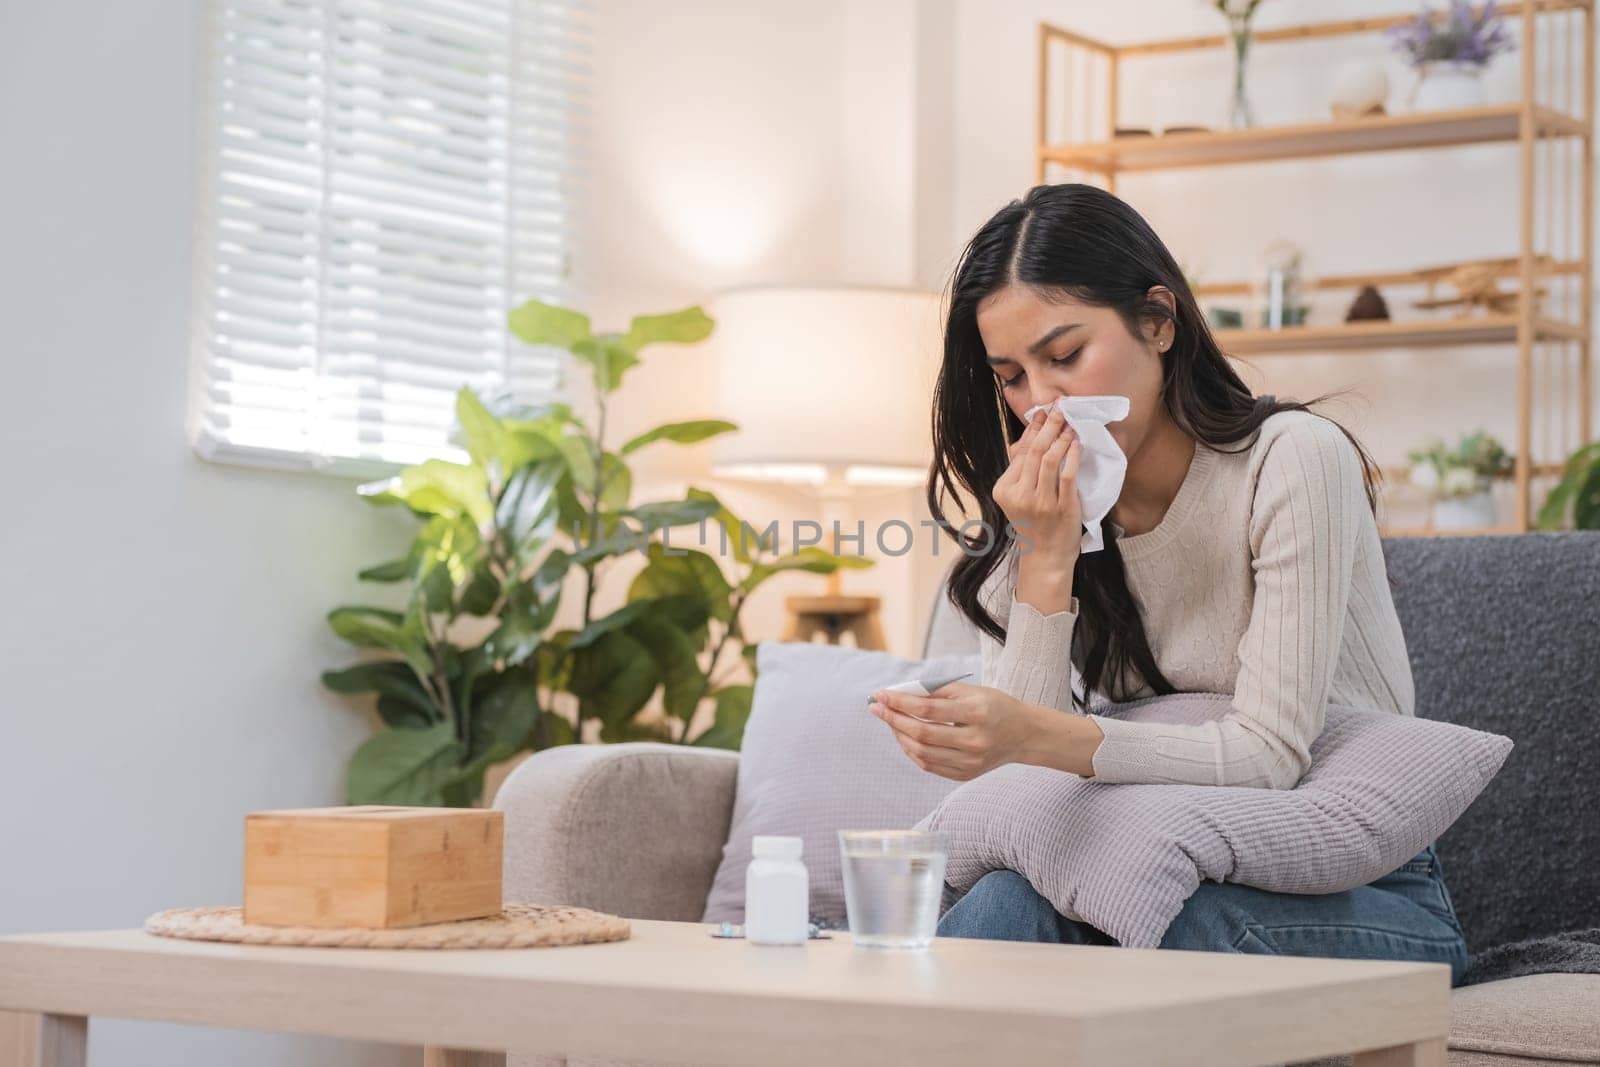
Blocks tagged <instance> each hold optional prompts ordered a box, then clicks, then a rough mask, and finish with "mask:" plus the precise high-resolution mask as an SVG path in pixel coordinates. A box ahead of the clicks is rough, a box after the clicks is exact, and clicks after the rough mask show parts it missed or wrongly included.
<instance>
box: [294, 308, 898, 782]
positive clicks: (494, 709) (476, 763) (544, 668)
mask: <svg viewBox="0 0 1600 1067" xmlns="http://www.w3.org/2000/svg"><path fill="white" fill-rule="evenodd" d="M510 327H511V331H512V332H513V333H514V334H515V335H516V336H517V337H519V338H520V339H522V340H524V341H526V342H529V343H531V344H538V345H554V346H558V347H561V348H565V349H567V350H568V351H570V352H571V353H572V354H573V356H574V357H576V359H577V360H579V361H580V362H583V363H586V364H588V365H589V366H590V367H591V369H592V370H593V372H594V378H595V396H596V398H597V401H596V403H597V408H598V417H597V419H596V422H595V425H594V427H593V428H591V426H590V424H589V422H588V421H586V420H585V419H584V418H582V417H581V416H580V415H578V414H577V413H575V412H574V411H573V410H572V409H571V408H570V407H569V406H568V405H566V404H547V405H544V406H541V407H530V408H519V407H516V406H514V405H510V404H501V405H498V406H499V410H493V409H492V408H491V405H490V404H486V403H485V402H484V401H483V400H482V399H481V398H480V397H478V396H477V395H475V394H474V393H473V392H472V391H471V390H469V389H462V390H461V391H460V392H459V393H458V395H457V401H456V421H457V427H458V430H457V438H458V441H459V443H460V444H461V445H462V446H463V448H464V450H465V452H466V457H465V460H464V461H463V462H452V461H449V460H444V459H431V460H428V461H426V462H424V463H419V464H416V465H415V466H411V467H406V468H405V469H403V470H401V471H400V473H399V474H397V475H396V476H394V477H392V478H389V479H386V480H384V481H380V482H374V483H371V484H368V485H364V486H361V487H360V488H359V490H358V492H359V493H360V495H361V496H363V497H364V498H365V499H367V500H368V501H369V502H371V503H374V504H378V505H385V506H394V507H403V508H405V509H407V510H408V511H409V512H411V514H412V515H413V516H414V517H415V518H416V520H417V521H418V522H419V523H420V528H419V530H418V532H417V535H416V539H415V540H414V542H413V543H412V545H411V548H410V551H409V552H408V553H407V554H406V556H405V557H404V558H402V559H398V560H393V561H390V562H387V563H381V564H379V565H377V566H374V567H369V568H367V569H366V570H363V571H362V572H361V574H360V577H361V578H362V579H364V580H366V581H371V582H378V583H388V584H391V585H395V586H399V587H401V588H402V589H403V591H404V592H403V595H402V596H401V597H400V603H399V604H398V605H396V606H393V607H367V606H347V607H340V608H336V609H335V610H334V611H332V612H331V613H330V614H329V615H328V623H329V625H330V626H331V627H332V628H333V630H334V632H335V633H337V634H338V635H339V636H340V637H342V638H344V639H345V640H347V641H349V642H350V643H351V644H353V645H356V646H357V647H359V648H363V649H368V650H371V651H372V652H373V653H375V656H374V658H369V659H367V660H365V661H363V662H360V663H357V664H355V665H353V666H351V667H347V668H345V669H343V670H335V671H328V672H326V673H324V674H323V676H322V680H323V683H324V684H325V685H327V686H328V688H330V689H332V690H334V691H336V692H339V693H349V694H357V693H375V694H376V696H377V701H376V710H377V716H378V719H379V720H380V723H381V727H382V728H381V729H380V730H379V731H378V732H377V733H376V734H374V736H373V737H372V738H371V739H369V740H368V741H367V742H366V743H365V744H363V745H362V746H361V747H360V748H359V749H357V750H356V752H355V753H354V755H353V756H352V757H351V759H350V764H349V768H348V773H347V778H346V796H347V799H348V802H349V803H352V804H422V805H440V804H444V805H450V806H470V805H473V804H476V803H478V802H479V801H480V800H481V799H482V793H483V784H484V776H485V773H486V772H487V770H488V769H489V767H490V766H491V765H493V764H496V763H499V762H501V761H504V760H507V759H509V758H511V757H513V756H515V755H516V754H518V753H519V752H523V751H527V750H539V749H544V748H549V747H552V746H555V745H563V744H572V743H574V742H581V741H585V740H589V739H590V738H591V737H594V738H597V739H598V740H600V741H602V742H609V741H630V740H654V741H665V742H672V743H677V744H689V745H702V746H711V747H719V748H734V749H736V748H738V747H739V743H740V740H741V738H742V736H743V732H744V722H745V719H746V718H747V717H748V716H749V714H750V699H751V695H752V686H751V684H750V682H749V681H746V680H745V679H744V678H742V677H740V676H739V674H740V671H739V665H740V663H739V661H740V660H741V659H742V660H743V662H744V665H745V667H746V669H747V673H748V676H749V678H751V679H753V678H754V675H755V647H754V646H753V645H747V644H746V643H745V641H744V635H743V632H742V630H741V628H740V609H741V608H742V607H743V605H744V604H745V602H746V601H747V600H748V598H749V597H750V595H751V594H752V593H753V592H754V591H755V590H756V589H757V588H758V587H759V586H760V585H761V584H762V583H763V582H765V581H766V580H767V579H768V578H770V577H772V576H773V575H775V574H779V573H782V572H784V571H789V570H804V571H809V572H811V573H815V574H831V573H832V572H833V571H835V570H836V569H838V568H839V567H841V566H850V567H867V566H871V561H870V560H866V559H862V558H859V557H854V558H846V557H841V556H835V555H833V554H831V553H828V552H825V551H823V550H821V549H818V548H815V547H808V548H804V549H801V550H800V551H798V552H793V553H790V554H787V555H779V554H777V553H776V551H775V548H776V545H775V543H774V542H775V533H776V523H774V524H773V525H772V526H770V527H769V528H768V531H767V532H764V533H762V534H757V533H756V532H755V531H754V529H753V528H752V527H751V526H750V525H749V524H748V523H746V522H743V521H742V520H740V519H738V518H737V517H736V516H734V515H733V513H732V512H730V511H729V510H728V508H727V507H725V506H724V505H723V504H722V503H721V502H720V501H719V500H718V499H717V498H716V496H715V495H713V494H712V493H710V492H707V491H705V490H703V489H697V488H692V487H691V488H690V489H689V490H688V491H687V493H686V494H685V496H684V499H682V500H665V501H652V502H648V503H642V504H635V503H633V502H632V500H631V497H632V484H633V476H632V473H631V471H630V469H629V467H628V464H627V459H626V457H628V456H629V455H631V454H632V453H633V452H635V451H637V450H639V449H641V448H645V447H647V446H650V445H653V444H657V443H661V442H671V443H678V444H690V443H693V442H697V441H702V440H705V439H707V438H709V437H712V436H715V435H717V434H721V433H728V432H731V431H734V430H736V429H737V426H736V425H735V424H734V423H731V422H727V421H724V420H721V419H700V420H694V421H690V422H679V423H669V424H666V425H663V426H658V427H656V428H654V429H652V430H648V431H646V432H644V433H641V434H638V435H636V436H634V437H632V438H631V439H629V440H628V441H626V442H624V443H623V444H622V445H621V446H620V447H618V448H617V449H616V450H614V451H613V450H612V449H611V448H609V447H608V446H607V442H606V440H605V430H606V407H607V404H606V398H607V396H608V395H609V394H610V393H611V392H613V391H615V390H616V389H617V388H618V387H619V386H620V384H621V381H622V378H623V376H624V374H625V373H626V372H627V371H628V369H629V368H631V367H633V366H635V365H637V364H638V363H639V361H640V359H639V353H640V349H642V348H643V347H644V346H645V345H648V344H653V343H660V342H677V343H692V342H696V341H699V340H702V339H704V338H705V337H706V336H707V335H709V333H710V331H711V327H712V323H711V320H710V319H709V318H707V317H706V316H705V315H704V313H703V312H701V310H700V309H699V308H689V309H687V310H684V311H680V312H676V313H672V314H666V315H645V316H639V317H636V318H635V319H633V321H632V325H631V326H630V327H629V329H628V331H627V332H626V333H598V334H597V333H595V332H593V331H592V330H591V329H590V326H589V320H588V317H587V316H584V315H582V314H580V313H578V312H576V311H572V310H569V309H566V308H561V307H556V306H554V305H550V304H544V303H542V302H539V301H530V302H529V303H527V304H525V305H523V306H521V307H519V308H517V309H516V310H515V311H513V312H512V313H511V317H510ZM708 521H709V522H711V523H714V524H716V526H715V527H713V529H715V528H716V527H720V528H721V531H722V532H725V533H726V541H727V543H728V544H729V546H730V552H731V555H732V557H733V560H732V562H733V566H732V573H731V574H729V573H726V572H725V571H724V568H723V565H722V564H721V563H720V562H719V561H718V559H717V558H715V557H713V556H712V555H710V554H708V553H706V552H701V551H695V550H691V549H688V548H686V547H683V545H684V544H686V543H691V542H692V538H691V537H690V536H687V535H685V536H683V537H682V538H681V541H680V543H679V544H671V545H669V544H668V543H667V542H666V540H665V538H662V539H658V538H657V536H656V535H658V534H663V533H664V532H665V531H667V530H669V529H671V528H673V527H682V526H689V525H694V524H699V525H701V527H702V529H704V528H705V524H706V523H707V522H708ZM718 540H721V537H720V536H719V537H718ZM634 554H639V555H643V556H644V557H645V561H646V562H645V565H644V567H643V568H642V569H641V570H639V571H638V573H637V574H636V575H635V577H634V578H633V580H632V582H631V584H630V585H629V587H628V590H627V597H626V602H625V603H624V604H623V605H622V606H621V607H619V608H617V609H616V610H614V611H611V612H608V613H605V614H601V613H599V612H597V611H596V610H595V594H596V591H597V588H598V579H599V577H600V575H601V573H602V572H603V571H604V570H605V569H606V568H607V567H608V566H609V565H610V564H611V563H612V562H614V561H615V560H616V559H617V558H618V557H621V556H626V555H634ZM574 579H575V580H576V584H577V585H578V587H579V588H578V590H577V592H578V595H581V597H582V614H581V618H580V621H579V624H578V626H577V627H576V628H570V629H561V630H556V631H554V632H551V629H552V624H553V622H554V619H555V616H556V612H557V609H558V607H559V605H560V603H561V599H562V597H563V595H564V594H565V593H566V590H567V587H568V586H569V585H570V584H573V580H574ZM658 694H659V695H660V700H659V701H658V702H656V701H654V698H655V697H656V696H657V695H658ZM702 709H705V710H706V712H707V715H706V716H699V715H697V713H698V712H699V711H701V710H702ZM707 719H709V722H707V721H705V720H707ZM697 722H698V723H700V725H699V726H698V727H697V726H696V723H697Z"/></svg>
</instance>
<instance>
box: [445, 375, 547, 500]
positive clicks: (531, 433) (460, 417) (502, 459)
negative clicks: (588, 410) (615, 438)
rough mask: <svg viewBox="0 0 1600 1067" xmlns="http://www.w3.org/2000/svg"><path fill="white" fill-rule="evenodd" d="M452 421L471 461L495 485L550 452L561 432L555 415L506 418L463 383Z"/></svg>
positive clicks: (545, 456) (457, 397) (457, 395)
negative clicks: (527, 419)
mask: <svg viewBox="0 0 1600 1067" xmlns="http://www.w3.org/2000/svg"><path fill="white" fill-rule="evenodd" d="M456 422H457V423H459V424H460V426H461V436H462V438H463V441H464V443H465V444H466V447H467V453H468V454H469V455H470V456H471V457H472V462H473V463H475V464H477V465H478V466H480V467H482V468H483V469H484V470H485V471H486V472H488V473H489V477H490V480H491V481H493V482H495V483H496V484H497V485H498V484H500V483H502V482H504V481H505V480H506V479H507V478H509V477H510V475H511V474H512V472H514V471H518V470H521V469H522V468H523V467H525V466H527V465H528V464H529V463H532V462H533V461H534V460H538V459H544V458H547V457H550V456H554V455H555V454H556V446H555V438H556V437H559V436H560V433H561V429H560V425H561V423H560V420H559V419H557V418H552V419H546V420H541V421H537V422H515V423H512V422H507V421H505V420H503V419H501V418H499V417H497V416H496V415H495V414H494V413H493V412H491V411H490V410H489V409H488V407H487V406H485V405H484V403H483V401H482V400H481V399H479V397H478V395H477V394H476V393H474V392H473V391H472V390H471V389H469V388H467V387H465V386H463V387H462V388H461V391H460V392H458V393H457V394H456Z"/></svg>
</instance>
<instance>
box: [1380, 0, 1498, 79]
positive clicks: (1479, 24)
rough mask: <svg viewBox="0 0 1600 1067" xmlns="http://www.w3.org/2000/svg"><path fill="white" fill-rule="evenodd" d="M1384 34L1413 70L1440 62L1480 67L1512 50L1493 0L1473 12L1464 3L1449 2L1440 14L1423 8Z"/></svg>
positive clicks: (1469, 6)
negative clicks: (1420, 11)
mask: <svg viewBox="0 0 1600 1067" xmlns="http://www.w3.org/2000/svg"><path fill="white" fill-rule="evenodd" d="M1384 35H1385V36H1386V37H1388V38H1389V40H1390V42H1391V43H1392V44H1393V45H1394V47H1395V49H1396V50H1397V51H1399V52H1402V53H1403V54H1404V55H1405V56H1406V58H1407V59H1409V60H1410V61H1411V65H1412V66H1413V67H1421V66H1424V65H1425V64H1428V63H1442V62H1455V63H1470V64H1472V65H1473V66H1477V67H1483V66H1486V65H1488V63H1489V60H1491V59H1493V58H1494V57H1495V56H1497V55H1500V54H1501V53H1503V52H1510V51H1512V50H1513V49H1514V48H1516V43H1515V42H1514V41H1513V40H1512V39H1511V34H1510V33H1509V32H1508V30H1507V29H1506V20H1505V16H1503V15H1502V14H1501V13H1500V10H1499V8H1498V7H1497V6H1496V4H1495V0H1486V2H1485V3H1484V5H1483V7H1482V8H1481V9H1480V10H1478V11H1477V12H1474V11H1473V10H1472V5H1471V4H1470V3H1468V2H1467V0H1450V7H1449V8H1448V9H1447V10H1445V11H1440V12H1435V11H1431V10H1429V9H1427V8H1426V7H1425V8H1423V10H1422V13H1421V14H1419V15H1418V16H1417V17H1416V18H1414V19H1412V20H1410V21H1408V22H1402V23H1397V24H1396V25H1394V26H1391V27H1389V28H1388V29H1387V30H1385V31H1384Z"/></svg>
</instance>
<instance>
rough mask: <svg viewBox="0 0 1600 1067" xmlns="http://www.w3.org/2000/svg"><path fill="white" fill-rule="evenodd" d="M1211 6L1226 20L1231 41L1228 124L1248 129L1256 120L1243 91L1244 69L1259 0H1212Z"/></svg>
mask: <svg viewBox="0 0 1600 1067" xmlns="http://www.w3.org/2000/svg"><path fill="white" fill-rule="evenodd" d="M1214 6H1215V7H1216V9H1217V10H1218V11H1220V12H1221V13H1222V17H1223V18H1225V19H1227V20H1228V38H1229V39H1230V40H1231V41H1232V42H1233V96H1232V99H1231V100H1230V102H1229V106H1228V126H1229V127H1230V128H1231V129H1235V130H1245V129H1249V128H1250V127H1251V126H1254V125H1255V124H1256V118H1255V113H1254V112H1253V111H1252V110H1251V108H1250V96H1249V94H1248V93H1247V92H1246V91H1245V71H1246V63H1247V61H1248V60H1249V58H1250V20H1251V19H1253V18H1254V17H1255V14H1256V8H1258V7H1260V6H1261V0H1214Z"/></svg>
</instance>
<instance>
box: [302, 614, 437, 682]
mask: <svg viewBox="0 0 1600 1067" xmlns="http://www.w3.org/2000/svg"><path fill="white" fill-rule="evenodd" d="M328 625H329V626H330V627H332V628H333V632H334V633H336V634H338V635H339V636H340V637H342V638H344V639H345V640H346V641H349V642H350V643H351V644H353V645H355V646H357V647H359V648H381V649H384V650H385V651H388V652H398V653H399V654H400V655H401V656H402V657H404V658H405V661H406V663H408V664H409V665H410V667H411V669H412V670H413V671H415V672H416V673H418V674H420V675H426V674H428V673H429V672H430V671H431V670H432V669H433V665H432V663H430V662H429V659H428V648H427V643H426V641H424V640H423V639H422V638H421V637H420V635H418V634H417V633H416V632H415V627H414V626H412V625H411V624H410V623H408V622H407V620H406V617H405V616H403V615H401V614H400V613H399V612H396V611H386V610H384V609H382V608H354V607H345V608H334V609H333V610H332V611H330V612H329V613H328Z"/></svg>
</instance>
